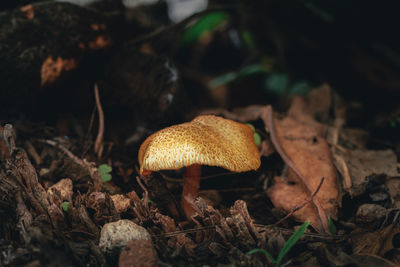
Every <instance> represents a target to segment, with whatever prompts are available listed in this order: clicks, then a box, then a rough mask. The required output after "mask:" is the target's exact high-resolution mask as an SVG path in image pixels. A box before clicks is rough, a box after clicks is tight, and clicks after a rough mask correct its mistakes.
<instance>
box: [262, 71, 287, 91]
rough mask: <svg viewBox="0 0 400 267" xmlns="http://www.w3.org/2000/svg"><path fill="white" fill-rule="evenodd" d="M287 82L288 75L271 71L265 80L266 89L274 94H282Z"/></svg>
mask: <svg viewBox="0 0 400 267" xmlns="http://www.w3.org/2000/svg"><path fill="white" fill-rule="evenodd" d="M288 84H289V76H288V75H287V74H285V73H273V74H271V75H270V76H269V77H268V78H267V80H266V81H265V87H266V90H267V91H269V92H272V93H275V94H278V95H280V94H284V93H285V92H286V88H287V87H288Z"/></svg>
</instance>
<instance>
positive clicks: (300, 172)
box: [262, 97, 339, 233]
mask: <svg viewBox="0 0 400 267" xmlns="http://www.w3.org/2000/svg"><path fill="white" fill-rule="evenodd" d="M262 118H263V120H264V122H265V123H266V124H267V125H268V124H270V123H269V122H268V118H267V115H263V116H262ZM272 120H273V122H272V123H273V124H275V128H276V129H275V131H276V139H277V140H276V141H277V142H274V145H275V148H276V150H277V151H278V152H279V154H280V155H281V157H282V158H283V159H284V161H285V163H287V164H288V165H291V166H289V168H290V170H289V171H288V172H287V174H286V176H285V177H284V178H282V177H281V178H275V184H274V185H273V186H272V187H271V188H270V189H269V190H268V192H267V193H268V195H269V197H270V199H271V201H272V203H273V204H274V206H275V207H277V208H281V209H283V210H285V211H287V212H290V211H292V210H293V209H295V208H296V207H298V206H300V205H301V204H302V203H304V202H305V201H307V200H309V199H310V197H311V195H312V194H313V193H314V192H315V191H316V189H317V187H318V186H319V184H320V182H321V179H322V177H325V181H324V182H323V184H322V186H321V188H320V190H319V191H318V193H317V194H316V196H315V197H314V199H313V202H312V203H309V204H307V205H306V206H305V207H304V208H302V209H301V210H299V211H296V212H294V213H293V217H294V219H296V220H298V221H302V222H304V221H306V220H309V221H310V222H311V225H312V226H313V228H315V229H316V230H317V231H319V232H327V233H329V227H328V224H327V217H328V218H336V217H337V207H338V200H339V190H338V183H337V177H336V172H335V168H334V166H333V161H332V155H331V152H330V148H329V145H328V142H327V141H326V139H325V138H324V136H323V130H324V126H323V125H322V124H319V123H318V122H316V121H315V120H314V119H313V117H312V116H311V115H310V113H309V111H308V109H307V105H306V102H305V101H304V99H303V98H301V97H295V98H294V99H293V102H292V106H291V108H290V110H289V111H288V115H287V116H286V117H285V118H283V119H272ZM270 128H271V127H270ZM270 131H271V132H272V131H273V130H271V129H270ZM272 137H273V135H272V134H271V139H273V138H272ZM276 143H279V144H280V146H281V149H279V148H278V147H277V145H276ZM279 150H280V151H279ZM285 158H286V160H285ZM288 162H289V163H290V162H291V164H289V163H288Z"/></svg>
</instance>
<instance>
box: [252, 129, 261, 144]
mask: <svg viewBox="0 0 400 267" xmlns="http://www.w3.org/2000/svg"><path fill="white" fill-rule="evenodd" d="M254 143H256V145H257V146H259V145H260V144H261V136H260V134H259V133H257V132H254Z"/></svg>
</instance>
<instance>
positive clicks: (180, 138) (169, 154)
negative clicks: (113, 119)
mask: <svg viewBox="0 0 400 267" xmlns="http://www.w3.org/2000/svg"><path fill="white" fill-rule="evenodd" d="M253 135H254V134H253V130H252V129H251V128H250V127H249V126H247V125H245V124H242V123H238V122H234V121H231V120H227V119H224V118H221V117H216V116H212V115H206V116H198V117H196V118H195V119H194V120H192V121H190V122H186V123H182V124H178V125H174V126H171V127H167V128H165V129H163V130H161V131H158V132H156V133H154V134H153V135H151V136H149V137H148V138H147V139H146V140H145V141H144V142H143V144H142V145H141V146H140V149H139V156H138V157H139V164H140V173H141V174H142V173H143V172H144V171H159V170H176V169H180V168H182V167H185V166H190V165H193V164H200V165H209V166H218V167H222V168H225V169H228V170H230V171H234V172H245V171H250V170H257V169H258V167H260V164H261V162H260V155H259V152H258V149H257V146H256V144H255V143H254V138H253Z"/></svg>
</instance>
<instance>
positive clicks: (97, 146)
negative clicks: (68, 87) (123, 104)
mask: <svg viewBox="0 0 400 267" xmlns="http://www.w3.org/2000/svg"><path fill="white" fill-rule="evenodd" d="M94 97H95V99H96V107H97V112H98V113H99V131H98V133H97V138H96V141H95V143H94V152H95V153H96V154H97V158H99V159H100V158H101V154H102V153H103V148H104V143H103V135H104V112H103V108H102V107H101V102H100V96H99V89H98V87H97V84H95V85H94Z"/></svg>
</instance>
